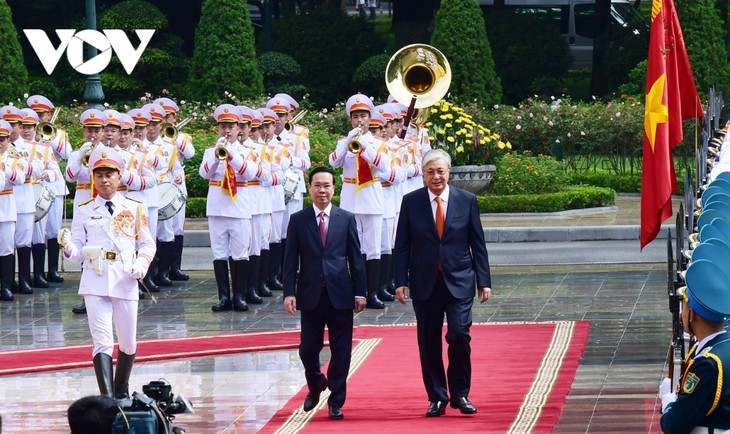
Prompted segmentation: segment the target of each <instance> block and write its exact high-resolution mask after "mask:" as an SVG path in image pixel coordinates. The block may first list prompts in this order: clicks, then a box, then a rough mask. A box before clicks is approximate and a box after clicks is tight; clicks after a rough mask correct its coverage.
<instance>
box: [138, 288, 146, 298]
mask: <svg viewBox="0 0 730 434" xmlns="http://www.w3.org/2000/svg"><path fill="white" fill-rule="evenodd" d="M137 291H139V299H140V300H144V299H145V298H147V295H145V291H144V289H142V288H140V287H139V285H137Z"/></svg>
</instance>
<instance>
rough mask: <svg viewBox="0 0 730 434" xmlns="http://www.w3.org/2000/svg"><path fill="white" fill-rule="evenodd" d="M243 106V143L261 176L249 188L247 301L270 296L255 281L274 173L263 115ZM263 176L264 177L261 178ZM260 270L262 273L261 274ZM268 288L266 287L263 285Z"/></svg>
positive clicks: (265, 244)
mask: <svg viewBox="0 0 730 434" xmlns="http://www.w3.org/2000/svg"><path fill="white" fill-rule="evenodd" d="M249 110H250V111H248V110H244V111H243V112H242V115H244V116H245V115H246V113H248V114H250V115H251V128H250V130H249V137H248V140H246V141H245V142H244V143H243V145H244V146H250V147H251V148H252V151H253V154H252V157H251V158H252V159H253V160H254V161H256V162H257V163H258V164H260V165H261V169H262V170H261V171H262V177H263V178H262V179H261V182H260V184H259V185H255V186H254V187H253V188H254V190H253V191H255V195H254V196H255V198H256V199H255V203H256V207H255V209H254V211H253V214H252V215H251V249H250V251H249V258H248V260H249V263H250V272H249V279H248V284H247V285H246V302H247V303H248V304H261V303H263V300H262V299H261V296H260V294H261V295H263V296H271V291H268V293H266V292H261V293H260V288H259V283H260V282H261V280H262V279H260V278H259V277H260V276H262V275H263V276H265V275H266V274H265V271H264V270H262V269H261V252H262V251H263V250H264V249H266V251H268V248H269V235H270V233H271V210H272V201H271V193H270V188H271V184H272V177H273V178H275V179H278V178H277V176H278V175H277V173H276V172H274V173H272V168H271V162H270V161H268V160H267V159H266V158H265V157H266V155H267V146H266V144H265V143H264V142H263V140H262V124H263V122H264V115H263V114H261V112H260V111H258V110H253V109H249ZM264 178H265V179H264ZM262 273H263V274H262ZM264 289H268V288H264Z"/></svg>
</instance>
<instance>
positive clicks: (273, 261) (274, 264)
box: [269, 243, 284, 291]
mask: <svg viewBox="0 0 730 434" xmlns="http://www.w3.org/2000/svg"><path fill="white" fill-rule="evenodd" d="M279 273H281V243H272V244H270V245H269V289H271V290H272V291H283V290H284V285H282V284H281V281H280V280H279Z"/></svg>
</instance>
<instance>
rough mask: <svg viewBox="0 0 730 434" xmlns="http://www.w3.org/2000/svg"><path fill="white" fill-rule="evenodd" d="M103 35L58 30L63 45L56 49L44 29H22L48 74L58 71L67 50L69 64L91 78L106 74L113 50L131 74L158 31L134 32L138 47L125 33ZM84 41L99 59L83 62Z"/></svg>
mask: <svg viewBox="0 0 730 434" xmlns="http://www.w3.org/2000/svg"><path fill="white" fill-rule="evenodd" d="M102 32H103V33H102ZM102 32H99V31H96V30H89V29H87V30H81V31H80V32H76V30H74V29H58V30H56V35H58V39H59V40H60V41H61V42H60V43H59V44H58V47H54V46H53V43H52V42H51V40H50V39H49V38H48V35H46V32H45V31H44V30H40V29H23V33H25V36H26V37H27V38H28V41H29V42H30V45H31V47H33V50H34V51H35V53H36V55H37V56H38V59H39V60H40V61H41V64H42V65H43V68H44V69H45V70H46V72H47V73H48V75H51V73H53V70H54V69H56V65H58V61H59V60H61V56H63V53H64V51H65V52H66V58H67V59H68V63H69V65H71V67H72V68H73V69H75V70H76V71H77V72H79V73H81V74H85V75H92V74H98V73H99V72H101V71H103V70H104V68H106V67H107V66H108V65H109V62H110V61H111V59H112V51H113V52H114V53H115V54H116V55H117V57H118V58H119V61H120V62H121V64H122V66H123V67H124V70H125V71H127V74H131V73H132V71H133V70H134V67H135V66H136V65H137V62H138V61H139V58H140V57H142V53H143V52H144V50H145V48H147V44H149V42H150V40H151V39H152V35H154V33H155V30H154V29H143V30H135V32H136V33H137V37H138V38H139V40H140V43H139V46H138V47H137V48H134V47H133V46H132V43H131V42H130V41H129V38H127V35H126V34H125V33H124V31H123V30H102ZM84 42H85V43H87V44H89V45H91V46H93V47H94V48H96V49H97V50H98V51H99V53H98V54H97V55H96V56H94V57H92V58H91V59H87V60H86V61H84Z"/></svg>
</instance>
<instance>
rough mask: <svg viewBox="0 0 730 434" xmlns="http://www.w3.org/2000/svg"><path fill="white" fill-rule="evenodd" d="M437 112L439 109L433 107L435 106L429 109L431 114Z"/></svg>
mask: <svg viewBox="0 0 730 434" xmlns="http://www.w3.org/2000/svg"><path fill="white" fill-rule="evenodd" d="M438 112H439V111H438V109H435V108H432V109H431V113H432V114H433V113H438Z"/></svg>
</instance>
